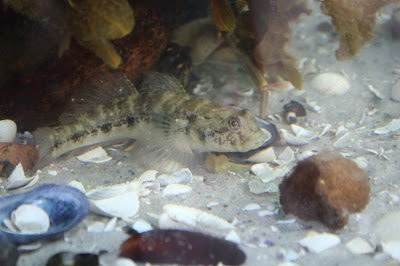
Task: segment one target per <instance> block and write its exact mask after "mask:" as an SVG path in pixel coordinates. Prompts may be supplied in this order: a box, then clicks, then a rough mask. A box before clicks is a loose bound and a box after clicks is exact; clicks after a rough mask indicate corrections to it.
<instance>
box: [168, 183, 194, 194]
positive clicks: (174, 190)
mask: <svg viewBox="0 0 400 266" xmlns="http://www.w3.org/2000/svg"><path fill="white" fill-rule="evenodd" d="M190 192H192V188H191V187H189V186H187V185H182V184H169V185H167V186H166V187H165V188H164V190H163V196H164V197H165V196H175V195H179V194H186V193H190Z"/></svg>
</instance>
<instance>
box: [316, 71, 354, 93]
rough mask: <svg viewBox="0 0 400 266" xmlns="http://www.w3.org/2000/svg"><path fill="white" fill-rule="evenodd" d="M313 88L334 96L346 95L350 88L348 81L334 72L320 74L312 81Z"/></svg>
mask: <svg viewBox="0 0 400 266" xmlns="http://www.w3.org/2000/svg"><path fill="white" fill-rule="evenodd" d="M311 86H312V87H313V88H315V89H317V90H319V91H322V92H324V93H327V94H332V95H342V94H345V93H346V92H347V91H348V90H349V88H350V84H349V82H348V81H347V79H346V78H345V77H343V76H342V75H339V74H337V73H334V72H326V73H321V74H318V75H317V76H315V77H314V78H313V80H312V81H311Z"/></svg>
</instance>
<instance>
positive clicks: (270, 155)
mask: <svg viewBox="0 0 400 266" xmlns="http://www.w3.org/2000/svg"><path fill="white" fill-rule="evenodd" d="M275 159H276V155H275V151H274V148H273V147H269V148H267V149H264V150H262V151H260V152H257V153H255V154H253V155H252V156H250V157H249V158H248V159H247V160H246V161H248V162H251V163H270V162H273V161H274V160H275Z"/></svg>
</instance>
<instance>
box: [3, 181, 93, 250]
mask: <svg viewBox="0 0 400 266" xmlns="http://www.w3.org/2000/svg"><path fill="white" fill-rule="evenodd" d="M21 204H33V205H36V206H38V207H40V208H42V209H43V210H44V211H45V212H46V213H47V214H48V215H49V218H50V228H49V230H48V231H47V232H45V233H40V234H26V233H15V232H12V231H10V230H8V229H7V228H6V227H5V226H4V224H3V225H2V227H0V241H7V242H11V243H14V244H17V245H21V244H28V243H32V242H35V241H38V240H42V239H54V238H57V237H58V236H60V235H61V234H62V233H63V232H65V231H67V230H69V229H71V228H72V227H74V226H75V225H76V224H78V223H79V222H80V221H82V220H83V219H84V218H85V217H86V215H87V214H88V211H89V201H88V199H87V198H86V196H85V194H83V193H82V192H80V191H79V190H77V189H75V188H72V187H69V186H61V185H54V184H46V185H42V186H40V187H38V188H35V189H33V190H31V191H28V192H25V193H21V194H16V195H11V196H7V197H2V198H0V221H4V219H6V218H10V217H11V212H12V211H13V210H15V209H17V208H18V206H20V205H21Z"/></svg>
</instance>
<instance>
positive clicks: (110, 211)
mask: <svg viewBox="0 0 400 266" xmlns="http://www.w3.org/2000/svg"><path fill="white" fill-rule="evenodd" d="M140 185H141V184H140V183H139V182H137V181H134V182H128V183H124V184H118V185H114V186H109V187H103V188H97V189H94V190H91V191H89V192H87V193H86V196H87V197H88V199H89V201H90V209H91V211H92V212H94V213H97V214H101V215H105V216H108V217H114V216H115V217H119V218H128V217H132V216H134V215H135V214H136V213H137V212H138V211H139V190H140ZM127 203H129V204H127Z"/></svg>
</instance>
